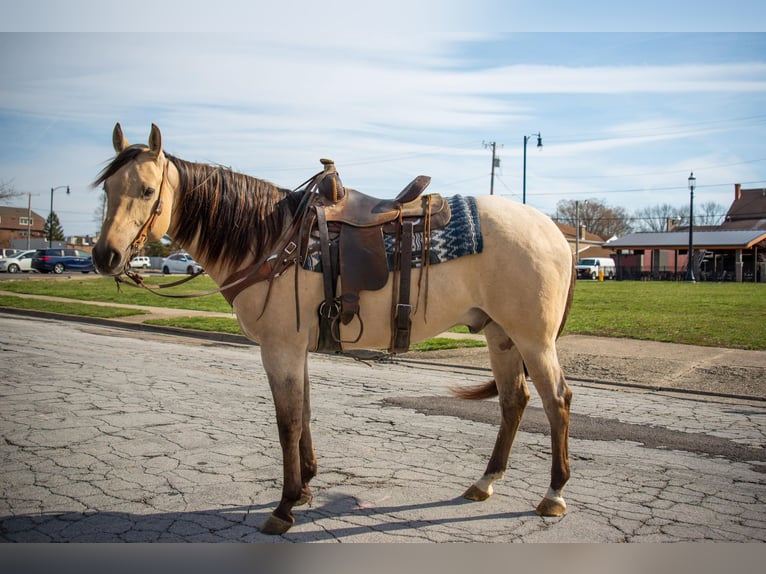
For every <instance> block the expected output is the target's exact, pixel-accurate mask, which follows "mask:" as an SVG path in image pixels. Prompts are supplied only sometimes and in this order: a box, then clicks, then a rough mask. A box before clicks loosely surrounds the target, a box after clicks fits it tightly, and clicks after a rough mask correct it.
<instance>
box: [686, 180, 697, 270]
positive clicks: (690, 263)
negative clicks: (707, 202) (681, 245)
mask: <svg viewBox="0 0 766 574" xmlns="http://www.w3.org/2000/svg"><path fill="white" fill-rule="evenodd" d="M696 186H697V178H696V177H694V172H691V173H690V174H689V257H688V260H687V263H686V281H688V282H689V283H694V282H695V281H694V188H695V187H696Z"/></svg>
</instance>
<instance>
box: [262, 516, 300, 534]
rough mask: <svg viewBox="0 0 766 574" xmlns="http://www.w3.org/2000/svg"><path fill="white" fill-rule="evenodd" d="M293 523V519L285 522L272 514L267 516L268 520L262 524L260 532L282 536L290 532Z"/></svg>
mask: <svg viewBox="0 0 766 574" xmlns="http://www.w3.org/2000/svg"><path fill="white" fill-rule="evenodd" d="M294 522H295V519H294V518H291V519H290V520H285V519H284V518H279V516H274V515H273V514H272V515H271V516H269V519H268V520H267V521H266V522H264V524H263V526H261V532H262V533H263V534H284V533H285V532H287V531H288V530H290V527H291V526H292V525H293V523H294Z"/></svg>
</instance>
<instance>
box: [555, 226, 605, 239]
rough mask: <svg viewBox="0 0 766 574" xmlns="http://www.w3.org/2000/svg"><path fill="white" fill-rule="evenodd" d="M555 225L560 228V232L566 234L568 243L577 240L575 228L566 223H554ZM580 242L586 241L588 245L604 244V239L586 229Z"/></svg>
mask: <svg viewBox="0 0 766 574" xmlns="http://www.w3.org/2000/svg"><path fill="white" fill-rule="evenodd" d="M554 223H555V224H556V226H557V227H558V228H559V231H561V233H563V234H564V237H566V238H567V240H568V241H574V240H575V228H574V227H573V226H571V225H567V224H566V223H560V222H558V221H554ZM580 241H584V242H586V243H603V241H604V238H603V237H601V236H600V235H596V234H595V233H591V232H590V231H588V230H587V229H586V230H585V231H584V233H583V236H582V237H581V238H580Z"/></svg>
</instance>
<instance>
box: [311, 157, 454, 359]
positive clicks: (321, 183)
mask: <svg viewBox="0 0 766 574" xmlns="http://www.w3.org/2000/svg"><path fill="white" fill-rule="evenodd" d="M320 161H321V162H322V164H323V166H324V170H323V171H322V172H321V173H319V174H317V176H316V177H315V180H314V184H313V186H311V185H310V186H309V191H310V192H311V191H312V189H316V191H315V192H314V193H315V195H316V200H315V201H314V202H313V206H312V208H311V214H312V217H309V218H307V219H308V220H309V221H308V223H307V225H308V226H310V228H311V232H310V233H311V234H313V235H314V236H315V237H318V239H319V246H320V250H321V262H322V274H323V277H324V301H323V302H322V304H321V305H320V307H319V318H320V335H319V343H318V348H317V350H318V351H325V352H330V351H335V352H337V351H341V350H342V345H343V343H356V342H357V341H359V339H361V337H362V334H363V332H364V323H363V322H362V320H361V317H360V315H359V293H360V292H361V291H376V290H378V289H381V288H383V287H384V286H385V285H386V283H387V282H388V276H389V265H388V255H387V253H386V249H385V241H384V235H390V236H392V238H393V240H394V253H393V257H392V260H393V261H392V267H393V271H394V284H393V286H392V299H393V300H392V304H391V343H390V346H389V351H390V352H393V353H401V352H405V351H406V350H407V349H408V348H409V344H410V327H411V315H412V303H411V302H410V283H411V269H412V265H413V252H412V245H413V237H414V234H415V233H422V234H423V242H422V245H423V246H422V253H421V254H420V255H421V266H422V269H421V279H422V277H423V275H424V274H425V273H427V270H428V263H429V255H430V254H429V250H430V235H431V231H432V230H433V229H440V228H442V227H444V226H445V225H447V223H448V222H449V219H450V210H449V204H448V203H447V201H446V200H445V199H444V198H443V197H441V196H440V195H438V194H429V195H422V193H423V190H425V189H426V187H428V184H429V183H430V182H431V178H430V177H428V176H425V175H420V176H418V177H416V178H415V179H414V180H412V182H410V183H409V184H408V185H407V186H406V187H405V188H404V189H403V190H402V191H401V192H400V193H399V195H397V196H396V198H395V199H378V198H375V197H371V196H369V195H365V194H364V193H361V192H359V191H357V190H354V189H351V188H347V187H344V186H343V184H342V182H341V180H340V176H339V175H338V172H337V170H336V168H335V164H334V162H333V161H332V160H329V159H322V160H320ZM314 216H315V217H314ZM314 219H315V221H316V224H314V222H313V220H314ZM302 251H303V252H304V253H305V254H308V248H305V249H303V250H302ZM338 278H340V295H338V294H337V289H336V287H337V285H338ZM418 286H419V287H420V282H418ZM426 289H427V280H426ZM419 295H420V291H419V290H418V296H417V297H419ZM426 297H427V291H426ZM416 300H417V298H416ZM354 318H356V319H357V320H358V322H359V330H358V332H357V336H356V338H355V339H353V340H349V341H343V340H341V337H340V326H339V322H340V323H342V324H344V325H348V324H349V323H351V322H352V321H353V320H354Z"/></svg>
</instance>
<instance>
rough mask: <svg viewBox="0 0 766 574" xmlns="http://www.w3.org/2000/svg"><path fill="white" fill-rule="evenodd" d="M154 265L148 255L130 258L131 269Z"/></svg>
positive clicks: (146, 267) (147, 267)
mask: <svg viewBox="0 0 766 574" xmlns="http://www.w3.org/2000/svg"><path fill="white" fill-rule="evenodd" d="M151 266H152V260H151V259H149V258H148V257H144V256H139V257H134V258H133V259H131V260H130V268H131V269H149V267H151Z"/></svg>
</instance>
